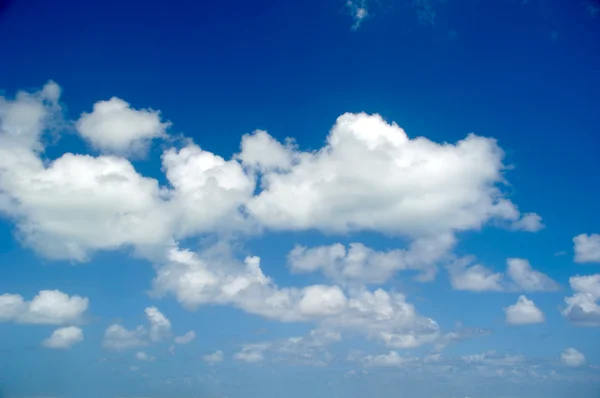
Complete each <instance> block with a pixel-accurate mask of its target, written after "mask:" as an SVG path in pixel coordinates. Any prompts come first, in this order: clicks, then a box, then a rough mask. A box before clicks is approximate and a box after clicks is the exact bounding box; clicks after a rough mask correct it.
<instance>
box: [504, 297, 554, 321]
mask: <svg viewBox="0 0 600 398" xmlns="http://www.w3.org/2000/svg"><path fill="white" fill-rule="evenodd" d="M504 312H505V313H506V323H508V324H511V325H525V324H532V323H542V322H544V319H545V318H544V313H543V312H542V311H541V310H540V309H539V308H537V307H536V306H535V303H534V302H533V301H532V300H528V299H527V297H525V296H519V298H518V300H517V302H516V303H515V304H513V305H511V306H509V307H507V308H505V309H504Z"/></svg>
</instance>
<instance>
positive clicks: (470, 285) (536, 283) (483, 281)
mask: <svg viewBox="0 0 600 398" xmlns="http://www.w3.org/2000/svg"><path fill="white" fill-rule="evenodd" d="M474 261H475V258H474V257H473V256H469V257H464V258H461V259H458V260H456V261H454V262H453V263H452V264H450V265H449V266H448V267H447V268H448V273H449V276H450V283H451V284H452V287H453V288H454V289H455V290H467V291H472V292H485V291H496V292H502V291H504V292H513V291H525V292H534V291H548V292H549V291H556V290H559V286H558V284H557V283H556V282H555V281H554V280H552V279H551V278H550V277H549V276H548V275H546V274H544V273H542V272H540V271H537V270H534V269H533V268H532V267H531V264H530V263H529V261H527V260H525V259H521V258H509V259H507V261H506V263H507V268H506V274H504V273H502V272H494V271H492V270H490V269H489V268H486V267H484V266H483V265H481V264H473V262H474ZM506 277H507V278H506Z"/></svg>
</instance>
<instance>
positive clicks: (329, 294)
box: [153, 248, 440, 348]
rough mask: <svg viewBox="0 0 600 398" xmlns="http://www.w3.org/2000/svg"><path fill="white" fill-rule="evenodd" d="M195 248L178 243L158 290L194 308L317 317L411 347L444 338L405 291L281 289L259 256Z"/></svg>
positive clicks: (159, 272)
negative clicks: (206, 306)
mask: <svg viewBox="0 0 600 398" xmlns="http://www.w3.org/2000/svg"><path fill="white" fill-rule="evenodd" d="M217 254H218V255H215V254H214V253H211V252H210V250H209V251H208V252H204V253H199V254H196V253H192V252H190V251H187V250H180V249H176V248H173V249H171V250H170V251H169V253H168V256H167V257H168V262H167V263H166V264H165V265H163V266H162V267H159V268H158V270H157V277H156V278H155V280H154V283H153V285H154V294H156V295H159V296H162V295H165V294H173V295H175V297H176V298H177V300H179V301H180V302H181V303H182V304H183V305H184V306H185V307H187V308H189V309H191V310H193V309H195V308H197V307H198V306H199V305H203V304H221V305H233V306H235V307H238V308H240V309H242V310H244V311H246V312H248V313H252V314H256V315H261V316H264V317H267V318H271V319H276V320H279V321H287V322H290V321H316V322H319V323H320V324H322V325H323V326H324V327H326V328H327V329H328V330H342V329H351V330H354V331H358V332H359V333H363V334H365V335H367V336H370V337H371V338H374V339H377V340H379V341H382V342H384V343H385V344H387V345H388V346H390V347H397V348H410V347H417V346H419V345H422V344H427V343H431V342H433V341H435V340H436V339H438V338H439V337H440V334H439V326H438V325H437V323H435V321H433V320H431V319H429V318H425V317H422V316H420V315H418V314H417V313H416V311H415V309H414V307H413V306H412V305H411V304H409V303H407V302H406V300H405V297H404V296H403V295H400V294H390V293H387V292H385V291H384V290H381V289H378V290H376V291H374V292H371V291H368V290H361V289H359V290H354V291H352V292H351V295H350V296H346V294H345V293H344V292H343V291H342V290H341V288H340V287H338V286H324V285H315V286H308V287H305V288H280V287H278V286H276V285H275V284H274V283H273V282H272V281H271V280H270V279H269V278H267V277H266V276H265V275H264V274H263V273H262V270H261V268H260V259H259V258H258V257H247V258H246V260H245V263H244V264H243V265H242V264H239V263H238V262H237V261H236V260H235V259H234V258H233V257H232V256H231V253H228V252H227V250H225V249H219V250H217Z"/></svg>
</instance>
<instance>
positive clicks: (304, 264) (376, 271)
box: [288, 234, 455, 284]
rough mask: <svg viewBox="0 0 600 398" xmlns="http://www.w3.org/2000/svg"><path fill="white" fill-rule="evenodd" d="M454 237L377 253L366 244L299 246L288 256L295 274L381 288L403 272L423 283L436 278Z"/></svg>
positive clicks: (416, 243) (420, 242) (424, 241)
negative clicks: (315, 274) (316, 274)
mask: <svg viewBox="0 0 600 398" xmlns="http://www.w3.org/2000/svg"><path fill="white" fill-rule="evenodd" d="M454 243H455V239H454V237H453V236H452V235H449V234H446V235H440V236H437V237H436V238H432V239H419V240H416V241H414V242H413V243H412V244H411V245H410V248H409V249H408V250H401V249H396V250H388V251H385V252H384V251H376V250H373V249H371V248H369V247H367V246H365V245H363V244H362V243H351V244H350V245H349V246H348V247H347V248H346V247H345V246H344V245H342V244H341V243H336V244H333V245H330V246H318V247H312V248H308V247H305V246H299V245H298V246H296V247H295V248H294V249H293V250H292V251H291V252H290V253H289V254H288V265H289V267H290V269H291V271H292V272H294V273H308V272H315V271H321V272H322V273H323V274H324V275H325V276H327V277H328V278H330V279H332V280H334V281H336V282H338V283H345V282H354V283H361V284H363V283H372V284H380V283H384V282H386V281H387V280H389V279H390V278H391V277H392V276H394V274H395V273H396V272H398V271H401V270H415V271H419V275H418V279H419V280H431V279H432V278H433V277H435V275H436V262H437V261H439V260H440V259H442V258H443V257H444V256H445V255H446V254H447V253H448V251H449V250H450V249H451V248H452V247H453V245H454Z"/></svg>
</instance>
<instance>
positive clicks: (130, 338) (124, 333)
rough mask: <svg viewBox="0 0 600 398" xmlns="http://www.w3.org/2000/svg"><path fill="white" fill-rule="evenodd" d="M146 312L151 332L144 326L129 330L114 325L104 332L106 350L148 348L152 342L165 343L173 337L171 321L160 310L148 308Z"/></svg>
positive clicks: (103, 343)
mask: <svg viewBox="0 0 600 398" xmlns="http://www.w3.org/2000/svg"><path fill="white" fill-rule="evenodd" d="M144 312H145V314H146V318H147V320H148V323H149V324H150V329H149V330H148V329H147V328H146V327H145V326H143V325H139V326H137V327H136V328H135V329H133V330H129V329H126V328H125V327H123V326H122V325H120V324H116V323H115V324H112V325H110V326H109V327H108V328H107V329H106V331H105V332H104V340H103V342H102V345H103V346H104V348H106V349H107V350H114V351H122V350H127V349H130V348H136V347H143V346H147V345H148V344H150V342H159V341H164V340H166V339H168V338H169V337H170V336H171V321H169V319H167V317H165V316H164V314H163V313H162V312H160V311H159V310H158V308H156V307H147V308H146V309H145V310H144ZM138 359H141V358H139V357H138Z"/></svg>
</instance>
